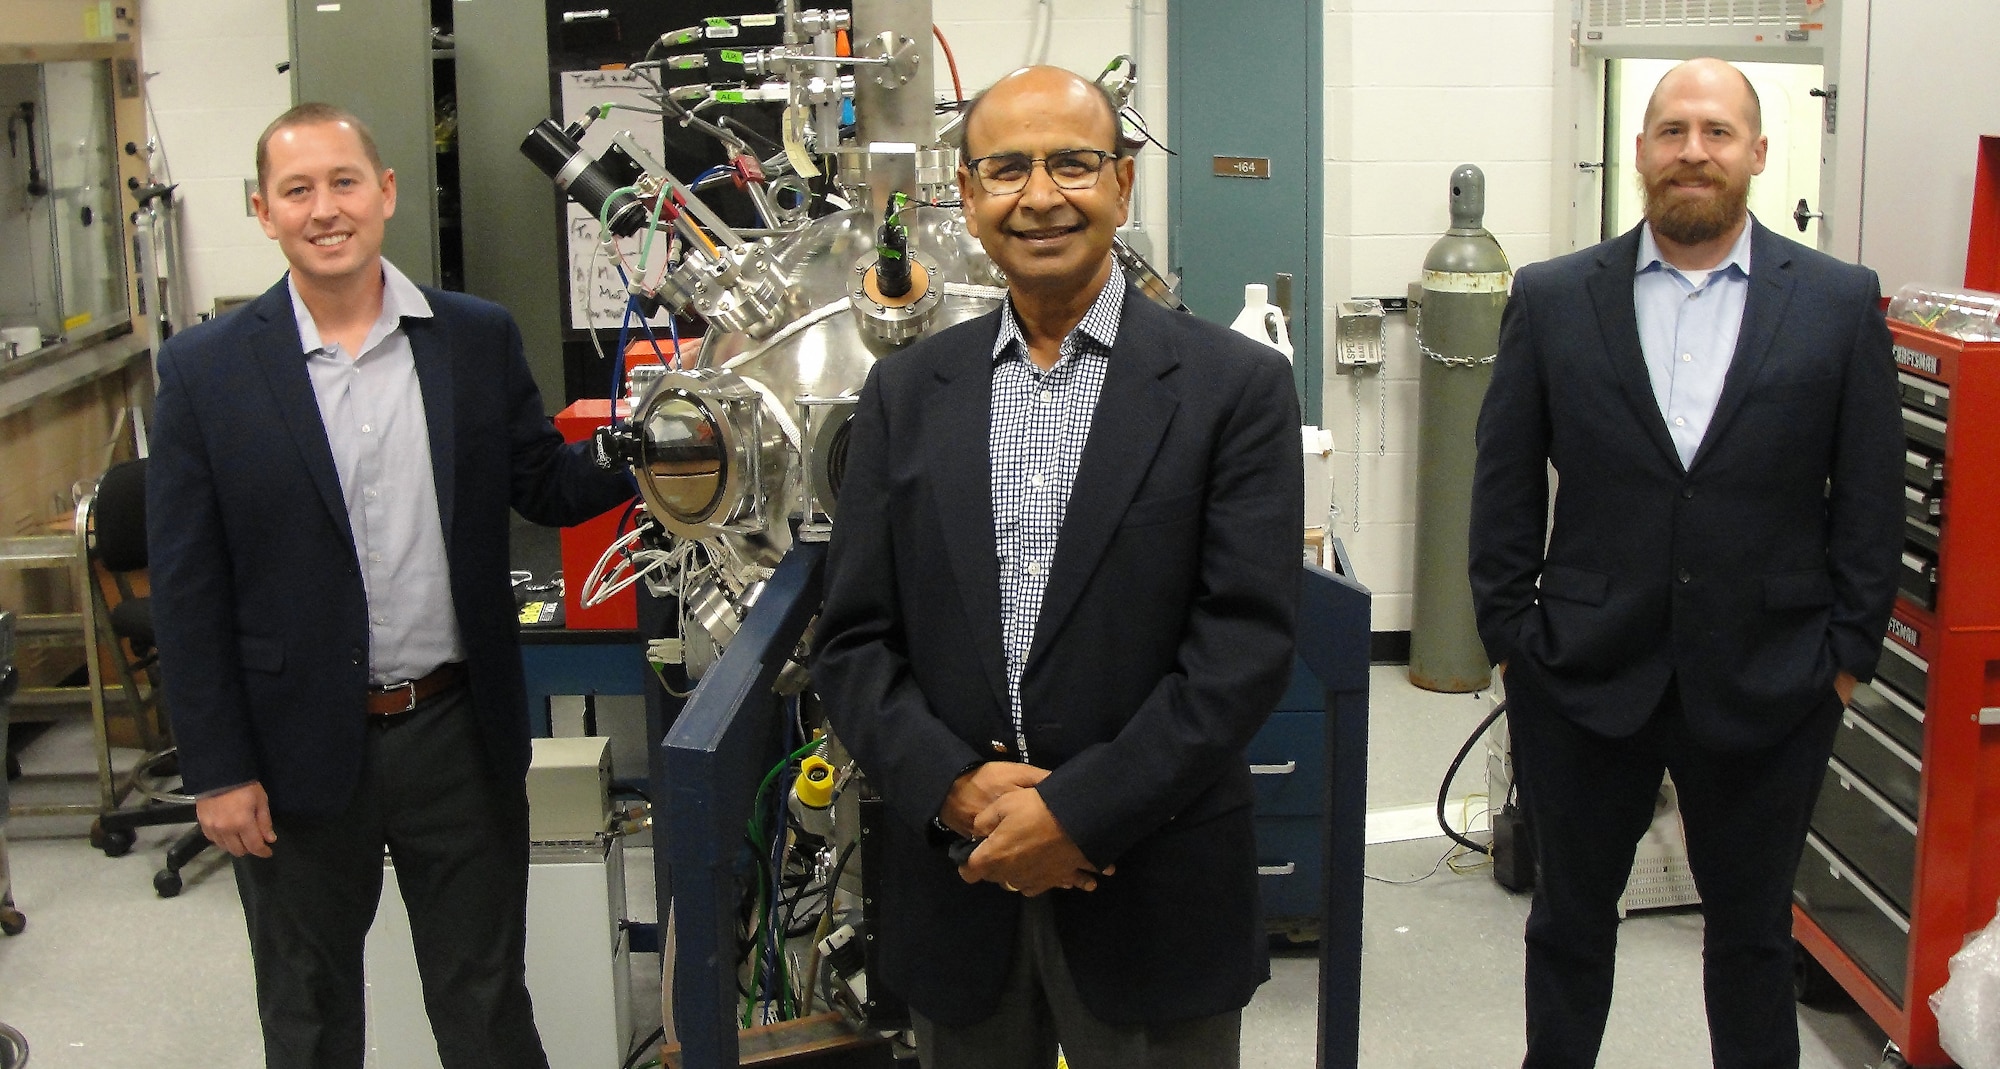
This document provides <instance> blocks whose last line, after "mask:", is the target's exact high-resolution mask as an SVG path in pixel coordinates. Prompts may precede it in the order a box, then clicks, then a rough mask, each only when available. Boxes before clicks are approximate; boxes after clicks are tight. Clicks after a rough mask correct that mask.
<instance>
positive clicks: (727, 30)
mask: <svg viewBox="0 0 2000 1069" xmlns="http://www.w3.org/2000/svg"><path fill="white" fill-rule="evenodd" d="M701 32H702V35H703V36H705V37H708V38H710V39H714V38H718V37H736V36H738V35H740V34H741V33H742V31H741V30H738V29H737V28H736V24H735V23H733V22H730V21H729V20H728V19H709V20H707V25H706V28H705V29H703V30H702V31H701Z"/></svg>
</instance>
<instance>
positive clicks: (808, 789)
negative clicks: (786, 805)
mask: <svg viewBox="0 0 2000 1069" xmlns="http://www.w3.org/2000/svg"><path fill="white" fill-rule="evenodd" d="M792 792H793V793H794V794H797V795H798V796H799V804H800V805H803V806H806V807H808V808H811V809H825V808H826V807H827V806H830V805H832V804H833V765H831V764H829V763H828V762H827V760H826V758H824V757H821V756H819V755H818V754H814V755H812V756H811V757H808V758H806V759H805V760H804V761H803V762H801V763H800V765H799V778H798V781H797V782H795V783H793V784H792Z"/></svg>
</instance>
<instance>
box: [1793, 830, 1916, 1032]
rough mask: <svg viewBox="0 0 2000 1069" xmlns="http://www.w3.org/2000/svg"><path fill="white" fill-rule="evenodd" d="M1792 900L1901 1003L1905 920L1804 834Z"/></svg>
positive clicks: (1907, 925)
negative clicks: (1804, 845)
mask: <svg viewBox="0 0 2000 1069" xmlns="http://www.w3.org/2000/svg"><path fill="white" fill-rule="evenodd" d="M1792 900H1793V901H1795V902H1797V903H1798V904H1799V906H1800V907H1801V908H1802V909H1804V910H1805V912H1806V916H1808V917H1811V918H1812V919H1813V923H1814V924H1817V925H1819V926H1820V928H1821V929H1822V930H1824V931H1825V932H1826V934H1827V935H1828V936H1830V937H1832V939H1833V941H1834V942H1835V943H1837V944H1839V946H1840V949H1842V950H1844V951H1846V952H1847V956H1848V957H1850V958H1852V959H1854V961H1855V963H1856V964H1858V965H1860V966H1861V968H1862V969H1863V970H1864V971H1866V972H1867V973H1868V974H1869V976H1870V977H1872V978H1873V979H1874V980H1875V982H1876V983H1877V984H1879V985H1881V988H1882V990H1883V991H1884V992H1885V993H1887V994H1888V996H1889V997H1890V998H1891V999H1894V1000H1895V1002H1896V1004H1897V1005H1898V1006H1900V1005H1902V1004H1903V985H1904V984H1905V983H1906V982H1907V981H1908V977H1909V957H1910V921H1909V918H1907V917H1905V916H1903V915H1902V914H1901V913H1898V912H1897V911H1896V907H1894V906H1892V905H1890V904H1889V903H1888V901H1887V900H1886V899H1884V898H1883V897H1882V895H1881V893H1880V892H1878V891H1876V890H1875V889H1874V888H1872V887H1869V886H1868V885H1867V884H1866V883H1865V882H1863V881H1862V879H1861V878H1860V877H1859V876H1857V875H1855V873H1854V870H1853V869H1852V868H1850V867H1849V866H1848V865H1847V863H1846V862H1844V861H1842V860H1841V859H1840V857H1839V855H1837V854H1835V853H1834V852H1833V850H1832V848H1830V847H1828V846H1827V845H1826V843H1825V842H1824V841H1822V840H1821V839H1820V838H1819V836H1817V835H1814V834H1811V833H1807V835H1806V849H1805V853H1804V854H1803V855H1802V856H1801V857H1800V858H1799V873H1798V877H1797V879H1795V880H1794V881H1793V883H1792Z"/></svg>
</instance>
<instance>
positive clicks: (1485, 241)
mask: <svg viewBox="0 0 2000 1069" xmlns="http://www.w3.org/2000/svg"><path fill="white" fill-rule="evenodd" d="M1485 214H1486V176H1485V174H1484V173H1483V172H1481V171H1480V169H1479V168H1477V167H1475V166H1473V165H1471V164H1465V165H1463V166H1461V167H1459V168H1458V169H1456V170H1454V171H1452V173H1451V229H1450V230H1447V231H1445V233H1444V236H1443V237H1440V238H1438V240H1437V243H1436V244H1434V245H1432V246H1431V250H1430V254H1429V255H1427V256H1425V257H1424V273H1423V282H1422V288H1423V303H1422V311H1421V314H1420V315H1419V316H1418V321H1417V329H1416V339H1417V351H1418V353H1419V354H1420V355H1421V356H1422V360H1421V361H1420V365H1421V369H1420V371H1419V372H1418V384H1417V472H1418V474H1417V531H1416V589H1415V592H1414V593H1415V597H1414V598H1413V599H1412V601H1413V604H1412V607H1411V614H1410V682H1411V683H1413V684H1415V685H1416V686H1419V687H1422V688H1424V689H1425V690H1435V691H1446V692H1454V693H1464V692H1467V691H1474V690H1480V689H1482V688H1484V687H1485V686H1486V685H1487V681H1488V677H1489V675H1490V667H1489V665H1488V662H1487V660H1486V650H1485V648H1484V647H1483V646H1482V645H1481V644H1480V642H1479V631H1478V628H1477V627H1476V626H1475V621H1474V618H1473V612H1472V584H1471V581H1470V580H1469V579H1468V578H1467V577H1466V570H1467V548H1466V540H1467V535H1468V532H1469V531H1470V528H1471V520H1472V465H1473V452H1474V450H1473V429H1474V425H1475V424H1477V422H1478V420H1479V406H1480V402H1482V401H1483V400H1484V399H1485V397H1486V386H1487V384H1488V383H1489V382H1491V381H1492V380H1493V360H1494V358H1495V356H1496V355H1497V354H1498V350H1499V345H1500V313H1501V311H1502V310H1503V309H1505V308H1506V307H1507V291H1508V288H1509V287H1510V286H1511V285H1512V284H1513V281H1514V272H1513V269H1512V268H1510V267H1509V266H1508V265H1507V254H1506V253H1505V252H1503V251H1501V249H1500V243H1499V242H1497V241H1495V240H1493V235H1492V234H1490V233H1488V232H1487V231H1486V228H1485V227H1484V226H1483V225H1482V221H1483V218H1484V216H1485Z"/></svg>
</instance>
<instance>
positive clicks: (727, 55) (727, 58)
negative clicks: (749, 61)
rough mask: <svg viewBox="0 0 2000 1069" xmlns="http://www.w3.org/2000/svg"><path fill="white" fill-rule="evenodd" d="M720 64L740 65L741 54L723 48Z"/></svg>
mask: <svg viewBox="0 0 2000 1069" xmlns="http://www.w3.org/2000/svg"><path fill="white" fill-rule="evenodd" d="M722 62H724V63H736V64H741V63H742V62H743V53H741V52H738V51H736V50H734V49H729V48H725V49H723V50H722Z"/></svg>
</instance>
